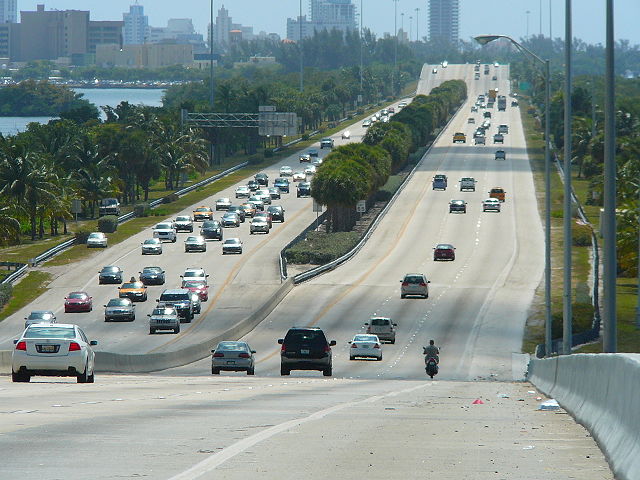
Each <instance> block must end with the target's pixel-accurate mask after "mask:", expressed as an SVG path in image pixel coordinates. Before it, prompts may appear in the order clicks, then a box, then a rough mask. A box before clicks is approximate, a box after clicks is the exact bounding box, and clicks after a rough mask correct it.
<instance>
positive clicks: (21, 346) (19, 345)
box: [16, 340, 27, 352]
mask: <svg viewBox="0 0 640 480" xmlns="http://www.w3.org/2000/svg"><path fill="white" fill-rule="evenodd" d="M16 350H24V351H25V352H26V351H27V342H25V341H24V340H23V341H21V342H18V343H16Z"/></svg>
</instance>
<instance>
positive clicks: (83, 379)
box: [76, 365, 89, 383]
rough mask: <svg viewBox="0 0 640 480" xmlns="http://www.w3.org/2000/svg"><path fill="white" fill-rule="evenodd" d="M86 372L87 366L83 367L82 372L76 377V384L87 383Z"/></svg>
mask: <svg viewBox="0 0 640 480" xmlns="http://www.w3.org/2000/svg"><path fill="white" fill-rule="evenodd" d="M87 370H89V365H85V367H84V372H83V373H80V374H78V375H77V377H76V378H77V381H78V383H87V382H88V381H89V375H87Z"/></svg>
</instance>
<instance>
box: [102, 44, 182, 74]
mask: <svg viewBox="0 0 640 480" xmlns="http://www.w3.org/2000/svg"><path fill="white" fill-rule="evenodd" d="M96 63H97V64H98V65H100V66H103V67H130V68H150V69H156V68H163V67H169V66H172V65H184V66H187V67H188V66H191V65H193V48H192V46H191V45H186V44H169V43H157V44H151V43H147V44H142V45H123V46H122V48H120V46H119V45H97V47H96Z"/></svg>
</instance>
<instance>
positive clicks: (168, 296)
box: [160, 293, 189, 302]
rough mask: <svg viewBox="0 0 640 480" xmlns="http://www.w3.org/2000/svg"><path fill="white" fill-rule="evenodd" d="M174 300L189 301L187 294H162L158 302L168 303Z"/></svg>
mask: <svg viewBox="0 0 640 480" xmlns="http://www.w3.org/2000/svg"><path fill="white" fill-rule="evenodd" d="M175 300H189V294H188V293H163V294H162V295H160V301H163V302H170V301H175Z"/></svg>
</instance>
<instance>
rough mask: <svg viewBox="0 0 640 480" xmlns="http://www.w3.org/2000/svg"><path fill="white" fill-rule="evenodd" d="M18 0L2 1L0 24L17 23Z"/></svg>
mask: <svg viewBox="0 0 640 480" xmlns="http://www.w3.org/2000/svg"><path fill="white" fill-rule="evenodd" d="M17 21H18V0H0V23H17Z"/></svg>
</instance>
